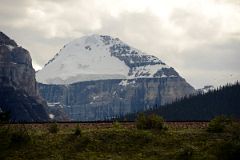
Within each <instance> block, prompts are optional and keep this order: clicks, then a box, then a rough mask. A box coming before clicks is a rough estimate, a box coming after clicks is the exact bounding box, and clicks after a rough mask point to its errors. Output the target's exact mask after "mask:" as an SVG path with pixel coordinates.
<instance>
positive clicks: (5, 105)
mask: <svg viewBox="0 0 240 160" xmlns="http://www.w3.org/2000/svg"><path fill="white" fill-rule="evenodd" d="M0 99H1V101H0V108H1V110H2V111H3V112H10V115H11V120H12V121H47V120H48V115H47V112H46V110H45V107H47V105H46V102H44V101H43V99H41V97H40V95H39V93H38V89H37V83H36V80H35V71H34V69H33V67H32V60H31V57H30V54H29V52H28V51H27V50H26V49H24V48H22V47H20V46H18V45H17V43H16V42H15V41H14V40H12V39H10V38H9V37H8V36H7V35H5V34H4V33H2V32H0Z"/></svg>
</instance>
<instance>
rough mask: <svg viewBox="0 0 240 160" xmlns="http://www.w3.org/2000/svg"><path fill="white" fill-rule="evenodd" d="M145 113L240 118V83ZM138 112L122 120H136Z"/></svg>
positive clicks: (181, 118) (184, 117)
mask: <svg viewBox="0 0 240 160" xmlns="http://www.w3.org/2000/svg"><path fill="white" fill-rule="evenodd" d="M144 113H145V114H158V115H161V116H163V117H164V119H166V120H167V121H199V120H200V121H202V120H211V119H212V118H214V117H215V116H219V115H225V116H231V117H233V118H237V119H240V84H239V83H238V82H237V83H235V84H231V85H229V84H228V85H226V86H223V87H220V88H218V89H214V90H209V91H208V92H207V93H199V94H197V95H192V96H190V97H185V98H182V99H180V100H178V101H176V102H174V103H172V104H167V105H165V106H162V107H159V108H153V109H150V110H147V111H145V112H144ZM136 117H137V114H129V115H126V116H123V117H121V118H120V120H124V119H125V120H134V119H135V118H136Z"/></svg>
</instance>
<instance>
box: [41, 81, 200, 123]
mask: <svg viewBox="0 0 240 160" xmlns="http://www.w3.org/2000/svg"><path fill="white" fill-rule="evenodd" d="M39 91H40V93H41V95H42V97H43V98H45V99H46V100H47V101H48V102H50V103H51V104H54V103H56V104H58V105H59V104H61V106H62V107H63V109H64V110H65V112H66V113H67V114H68V115H69V117H70V118H71V119H72V120H80V121H94V120H104V119H108V118H112V117H114V116H117V115H124V114H126V113H130V112H138V111H143V110H146V109H149V108H151V107H155V106H156V105H157V106H160V105H164V104H166V103H170V102H172V101H174V100H175V99H177V98H180V97H182V96H183V95H188V94H191V93H194V92H195V90H194V88H193V87H191V86H190V85H189V84H188V83H186V81H185V80H184V79H183V78H181V77H168V78H141V79H132V80H119V79H117V80H98V81H87V82H79V83H74V84H70V85H47V84H39Z"/></svg>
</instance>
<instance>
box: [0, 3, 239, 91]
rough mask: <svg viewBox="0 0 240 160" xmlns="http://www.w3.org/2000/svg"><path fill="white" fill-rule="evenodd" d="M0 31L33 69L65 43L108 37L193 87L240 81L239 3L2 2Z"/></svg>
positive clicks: (42, 63)
mask: <svg viewBox="0 0 240 160" xmlns="http://www.w3.org/2000/svg"><path fill="white" fill-rule="evenodd" d="M0 3H1V5H0V30H2V31H3V32H5V33H6V34H8V35H9V36H10V37H12V38H13V39H15V40H16V41H17V42H18V43H19V44H20V45H22V46H24V47H25V48H27V49H28V50H29V51H30V52H31V56H32V58H33V63H34V66H35V68H39V67H40V66H43V65H44V64H45V63H46V62H47V61H48V60H49V59H50V58H52V57H53V56H54V55H55V54H56V53H57V52H58V51H59V50H60V49H61V47H63V45H64V44H66V43H68V42H69V41H71V40H73V39H74V38H77V37H81V36H83V35H87V34H93V33H94V34H96V33H98V34H107V35H111V36H114V37H119V38H120V39H121V40H123V41H125V42H126V43H128V44H130V45H132V46H134V47H135V48H138V49H140V50H143V51H145V52H147V53H150V54H153V55H155V56H157V57H159V58H160V59H161V60H163V61H165V62H166V63H167V64H168V65H170V66H173V67H174V68H175V69H176V70H177V71H178V72H179V73H180V74H181V75H182V76H183V77H184V78H186V80H187V81H188V82H190V83H191V84H192V85H193V86H194V87H196V88H198V87H202V86H203V85H207V84H213V85H215V86H218V85H222V84H225V83H227V82H232V81H236V80H240V63H239V62H238V61H239V59H240V53H239V52H240V4H239V2H238V1H235V0H232V1H225V0H221V1H219V0H206V1H202V0H194V1H192V0H184V1H178V0H169V1H160V0H131V1H129V0H88V1H85V0H78V1H77V0H68V1H65V0H58V1H54V0H21V1H18V0H0Z"/></svg>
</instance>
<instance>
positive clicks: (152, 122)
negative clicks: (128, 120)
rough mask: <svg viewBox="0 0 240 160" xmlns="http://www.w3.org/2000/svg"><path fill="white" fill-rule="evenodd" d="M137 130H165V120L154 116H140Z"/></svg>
mask: <svg viewBox="0 0 240 160" xmlns="http://www.w3.org/2000/svg"><path fill="white" fill-rule="evenodd" d="M136 126H137V129H156V130H162V129H163V128H164V120H163V118H162V117H160V116H158V115H155V114H152V115H147V116H146V115H144V114H140V115H138V117H137V119H136Z"/></svg>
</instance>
